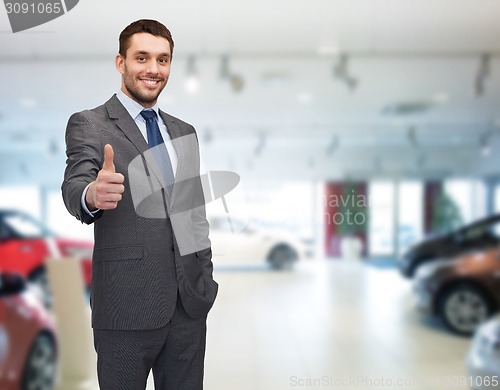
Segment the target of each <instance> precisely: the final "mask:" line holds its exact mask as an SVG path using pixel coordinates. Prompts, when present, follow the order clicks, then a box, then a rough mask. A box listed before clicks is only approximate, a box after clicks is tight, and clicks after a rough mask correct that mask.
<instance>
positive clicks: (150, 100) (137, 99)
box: [125, 84, 162, 103]
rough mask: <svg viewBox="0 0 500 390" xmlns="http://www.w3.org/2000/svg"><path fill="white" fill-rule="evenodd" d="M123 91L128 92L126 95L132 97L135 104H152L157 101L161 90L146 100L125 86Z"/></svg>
mask: <svg viewBox="0 0 500 390" xmlns="http://www.w3.org/2000/svg"><path fill="white" fill-rule="evenodd" d="M125 89H126V90H127V91H128V93H129V94H130V96H132V97H133V99H134V100H135V101H136V102H137V103H154V102H155V101H156V100H157V99H158V96H160V93H161V91H162V90H160V92H158V94H157V95H156V96H154V97H151V98H147V97H145V96H142V95H139V94H138V93H136V92H135V91H134V90H132V89H130V88H129V87H128V86H127V84H125Z"/></svg>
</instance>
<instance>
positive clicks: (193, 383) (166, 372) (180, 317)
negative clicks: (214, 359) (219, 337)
mask: <svg viewBox="0 0 500 390" xmlns="http://www.w3.org/2000/svg"><path fill="white" fill-rule="evenodd" d="M205 341H206V316H203V317H202V318H198V319H196V320H194V319H192V318H191V317H189V316H188V315H187V314H186V312H185V311H184V309H183V307H182V303H181V301H180V299H179V298H177V306H176V308H175V312H174V314H173V316H172V318H171V320H170V322H169V323H168V324H167V325H166V326H165V327H163V328H159V329H151V330H102V329H94V347H95V350H96V352H97V376H98V379H99V387H100V389H101V390H144V389H145V388H146V382H147V378H148V375H149V372H150V371H151V370H153V378H154V383H155V390H202V389H203V368H204V359H205Z"/></svg>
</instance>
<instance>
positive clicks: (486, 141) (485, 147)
mask: <svg viewBox="0 0 500 390" xmlns="http://www.w3.org/2000/svg"><path fill="white" fill-rule="evenodd" d="M479 147H480V150H481V155H482V156H483V157H488V156H489V155H490V153H491V145H490V135H489V134H488V133H484V134H483V135H481V138H480V140H479Z"/></svg>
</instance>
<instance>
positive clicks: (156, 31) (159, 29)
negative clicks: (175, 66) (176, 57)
mask: <svg viewBox="0 0 500 390" xmlns="http://www.w3.org/2000/svg"><path fill="white" fill-rule="evenodd" d="M137 33H148V34H151V35H155V36H157V37H163V38H166V39H167V40H168V43H169V44H170V58H172V55H173V53H174V40H173V39H172V34H171V33H170V31H169V29H168V28H166V27H165V26H164V25H163V24H161V23H160V22H158V21H156V20H151V19H140V20H136V21H135V22H132V23H130V24H129V25H128V26H127V27H125V29H124V30H123V31H122V32H121V34H120V38H119V42H120V48H119V49H118V52H119V53H120V54H121V55H122V56H123V57H125V54H126V53H127V49H128V48H129V47H130V38H131V37H132V35H134V34H137Z"/></svg>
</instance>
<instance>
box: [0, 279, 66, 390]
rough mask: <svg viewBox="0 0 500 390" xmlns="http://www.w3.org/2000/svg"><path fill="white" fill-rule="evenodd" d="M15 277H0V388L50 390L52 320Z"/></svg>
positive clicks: (35, 296)
mask: <svg viewBox="0 0 500 390" xmlns="http://www.w3.org/2000/svg"><path fill="white" fill-rule="evenodd" d="M35 289H36V286H32V287H28V284H27V283H26V282H25V280H24V278H22V277H21V276H19V275H16V274H9V273H2V274H0V389H2V390H30V389H36V390H51V389H52V388H53V385H54V380H55V377H56V364H57V338H56V331H55V326H54V319H53V317H52V315H51V314H50V312H49V311H48V310H47V309H46V308H45V307H44V305H43V303H42V301H41V299H40V294H39V293H36V292H35V291H34V290H35Z"/></svg>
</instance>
